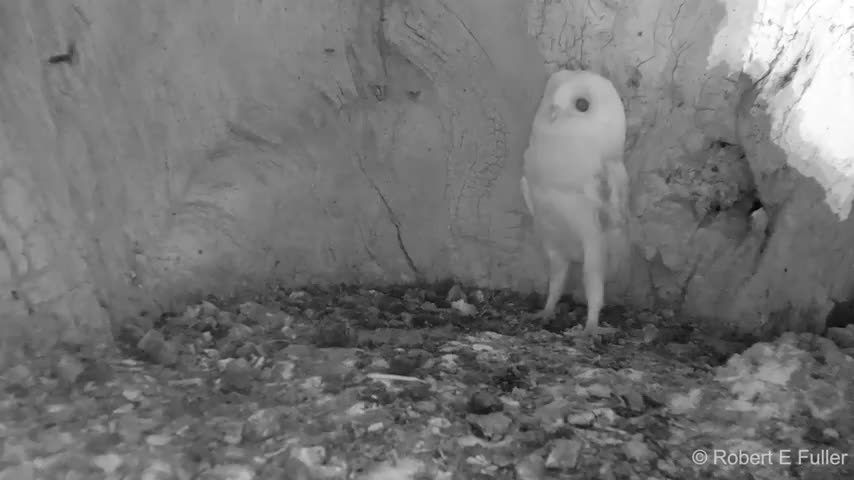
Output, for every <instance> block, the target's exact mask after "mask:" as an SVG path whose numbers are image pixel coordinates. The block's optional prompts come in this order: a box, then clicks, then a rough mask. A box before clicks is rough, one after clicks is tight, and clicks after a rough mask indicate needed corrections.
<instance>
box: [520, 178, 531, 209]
mask: <svg viewBox="0 0 854 480" xmlns="http://www.w3.org/2000/svg"><path fill="white" fill-rule="evenodd" d="M519 187H520V188H521V190H522V198H524V199H525V206H526V207H528V212H530V213H531V215H532V216H533V215H534V204H533V202H532V201H531V189H530V187H529V186H528V179H527V178H525V176H524V175H523V176H522V180H520V181H519Z"/></svg>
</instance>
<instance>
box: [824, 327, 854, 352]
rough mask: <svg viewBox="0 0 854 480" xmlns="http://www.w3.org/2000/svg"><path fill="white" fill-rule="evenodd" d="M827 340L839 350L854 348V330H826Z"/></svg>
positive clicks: (846, 328)
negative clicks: (831, 341)
mask: <svg viewBox="0 0 854 480" xmlns="http://www.w3.org/2000/svg"><path fill="white" fill-rule="evenodd" d="M827 338H829V339H831V340H833V342H834V343H836V345H838V346H839V348H854V328H852V327H851V326H849V327H845V328H838V327H832V328H828V329H827Z"/></svg>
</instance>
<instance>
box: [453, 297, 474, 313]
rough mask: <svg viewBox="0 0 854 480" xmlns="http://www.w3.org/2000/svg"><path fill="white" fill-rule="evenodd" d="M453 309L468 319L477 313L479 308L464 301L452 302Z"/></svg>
mask: <svg viewBox="0 0 854 480" xmlns="http://www.w3.org/2000/svg"><path fill="white" fill-rule="evenodd" d="M451 307H453V308H454V310H456V311H458V312H460V313H461V314H463V315H465V316H466V317H470V316H472V315H474V314H476V313H477V308H476V307H475V306H474V305H472V304H470V303H468V302H466V301H465V300H463V299H460V300H457V301H455V302H451Z"/></svg>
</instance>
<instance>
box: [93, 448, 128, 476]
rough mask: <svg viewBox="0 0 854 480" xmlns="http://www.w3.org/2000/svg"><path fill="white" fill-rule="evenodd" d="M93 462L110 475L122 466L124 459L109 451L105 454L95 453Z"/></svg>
mask: <svg viewBox="0 0 854 480" xmlns="http://www.w3.org/2000/svg"><path fill="white" fill-rule="evenodd" d="M92 463H93V464H95V466H96V467H98V468H100V469H101V470H103V471H104V473H106V474H107V475H110V474H112V473H114V472H115V471H116V470H118V469H119V467H121V466H122V463H124V460H122V457H120V456H118V455H116V454H115V453H107V454H104V455H95V456H94V457H92Z"/></svg>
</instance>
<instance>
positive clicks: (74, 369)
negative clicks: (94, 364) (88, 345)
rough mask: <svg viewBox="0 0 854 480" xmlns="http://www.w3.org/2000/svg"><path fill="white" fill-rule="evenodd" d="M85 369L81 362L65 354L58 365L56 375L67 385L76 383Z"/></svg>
mask: <svg viewBox="0 0 854 480" xmlns="http://www.w3.org/2000/svg"><path fill="white" fill-rule="evenodd" d="M84 369H85V367H84V366H83V363H81V362H80V360H78V359H76V358H74V357H72V356H71V355H69V354H63V355H62V356H61V357H60V358H59V361H58V362H57V364H56V375H57V376H58V377H59V378H60V379H61V380H62V381H64V382H66V383H74V382H75V381H76V380H77V377H79V376H80V374H81V373H83V370H84Z"/></svg>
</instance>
